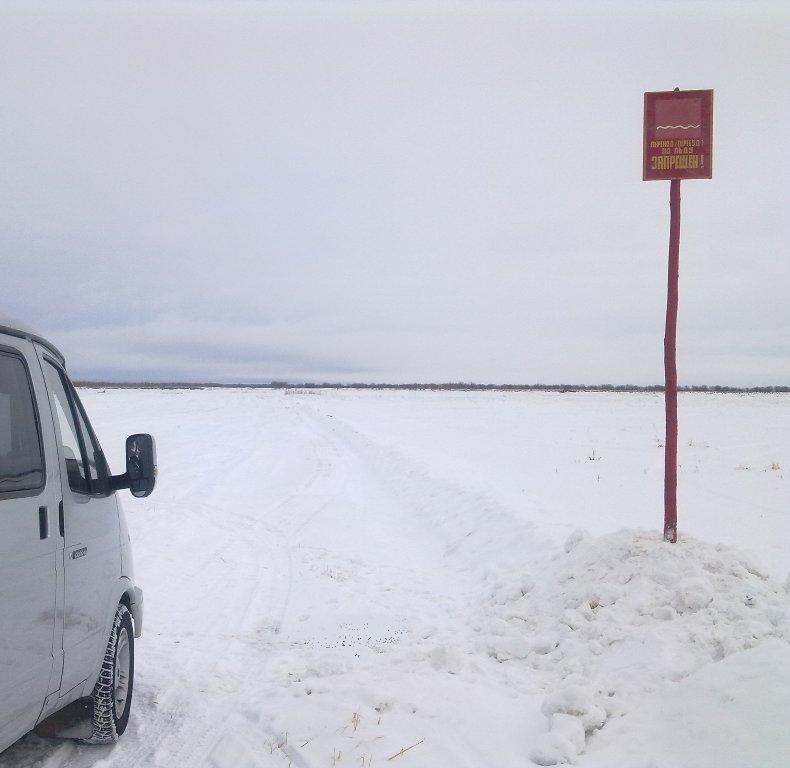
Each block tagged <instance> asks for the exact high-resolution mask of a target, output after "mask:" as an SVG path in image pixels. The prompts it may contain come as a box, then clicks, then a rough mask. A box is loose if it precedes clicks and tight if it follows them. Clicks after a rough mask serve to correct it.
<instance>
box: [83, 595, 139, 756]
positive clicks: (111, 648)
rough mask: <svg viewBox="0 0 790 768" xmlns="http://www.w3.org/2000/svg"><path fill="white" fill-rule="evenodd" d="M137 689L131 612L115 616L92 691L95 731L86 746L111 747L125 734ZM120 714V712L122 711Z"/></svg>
mask: <svg viewBox="0 0 790 768" xmlns="http://www.w3.org/2000/svg"><path fill="white" fill-rule="evenodd" d="M133 686H134V627H133V626H132V615H131V614H130V613H129V609H128V608H127V607H126V606H125V605H123V604H121V605H119V606H118V610H117V611H116V612H115V619H114V620H113V623H112V631H111V632H110V639H109V640H108V642H107V650H106V651H105V654H104V661H102V666H101V672H100V673H99V679H98V680H97V681H96V685H95V686H94V688H93V693H92V694H91V699H92V700H93V718H92V726H93V731H92V733H91V735H90V736H89V737H88V738H87V739H83V740H82V741H83V742H84V743H85V744H112V743H113V742H116V741H118V737H119V736H120V735H121V734H122V733H123V732H124V731H125V730H126V726H127V724H128V722H129V711H130V710H131V708H132V688H133ZM119 710H120V711H119Z"/></svg>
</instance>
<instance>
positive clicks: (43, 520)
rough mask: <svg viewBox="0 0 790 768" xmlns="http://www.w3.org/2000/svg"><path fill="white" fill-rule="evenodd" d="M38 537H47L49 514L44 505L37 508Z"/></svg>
mask: <svg viewBox="0 0 790 768" xmlns="http://www.w3.org/2000/svg"><path fill="white" fill-rule="evenodd" d="M38 537H39V538H40V539H48V538H49V514H48V513H47V508H46V507H39V508H38Z"/></svg>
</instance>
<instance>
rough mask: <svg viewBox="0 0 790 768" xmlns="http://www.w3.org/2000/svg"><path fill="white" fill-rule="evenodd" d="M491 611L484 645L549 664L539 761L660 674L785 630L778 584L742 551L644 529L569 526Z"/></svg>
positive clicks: (685, 671)
mask: <svg viewBox="0 0 790 768" xmlns="http://www.w3.org/2000/svg"><path fill="white" fill-rule="evenodd" d="M523 582H524V577H523V575H519V583H523ZM515 591H516V590H514V592H515ZM494 610H495V616H494V619H493V622H492V635H491V636H489V638H488V642H489V653H491V655H493V656H495V657H496V658H497V659H499V660H500V661H503V662H511V663H525V662H526V663H527V664H529V665H531V666H532V667H533V669H534V670H535V671H536V672H538V673H546V675H545V682H544V687H545V689H546V691H547V695H546V697H545V700H544V704H543V713H544V714H545V715H546V717H547V718H548V719H549V728H550V729H549V732H548V733H547V734H546V735H545V736H544V737H543V739H542V740H540V741H539V743H538V744H536V746H535V747H534V749H533V751H532V754H531V757H532V759H533V761H534V762H535V763H537V764H538V765H555V764H558V763H569V762H573V761H574V760H575V758H576V757H577V756H578V755H579V754H580V753H581V752H582V751H583V749H584V741H583V740H580V739H579V733H580V732H583V734H584V735H585V738H589V736H590V735H591V734H592V733H593V732H594V731H596V730H597V729H600V728H602V727H604V724H605V722H606V721H607V719H609V718H611V717H613V716H619V715H622V714H625V713H626V712H628V711H629V710H630V709H631V708H632V707H633V705H634V703H635V702H636V701H637V699H639V698H641V697H644V696H645V695H646V694H649V693H651V692H654V691H656V690H659V689H660V688H661V687H662V686H664V685H666V684H667V683H668V682H673V681H679V680H682V679H684V678H686V677H688V676H689V675H691V674H693V673H694V672H696V671H697V670H698V669H700V668H701V667H703V666H705V665H707V664H711V663H714V662H717V661H719V660H721V659H724V658H725V657H727V656H730V655H731V654H733V653H736V652H740V651H744V650H747V649H749V648H753V647H755V646H757V645H758V644H760V643H761V642H763V641H764V640H767V639H769V638H776V639H779V640H784V641H785V642H787V641H790V610H788V596H787V592H786V590H785V588H784V585H782V584H779V583H778V582H775V581H773V580H772V579H770V578H769V577H768V576H767V575H766V574H765V573H763V572H762V571H761V570H760V569H759V568H757V567H756V566H755V565H753V564H752V563H751V562H750V561H749V559H748V558H747V557H746V556H745V555H744V554H743V553H740V552H738V551H737V550H735V549H732V548H727V547H723V546H714V545H711V544H707V543H704V542H702V541H697V540H693V539H682V540H680V541H678V543H677V544H674V545H672V544H668V543H666V542H664V541H663V540H662V538H661V537H660V535H658V534H654V533H648V532H643V531H630V530H624V531H620V532H618V533H614V534H610V535H607V536H601V537H599V538H593V537H589V536H587V535H585V534H584V533H583V532H579V531H576V532H574V533H573V534H572V536H571V538H570V539H569V540H568V542H566V545H565V546H564V547H563V548H562V550H561V551H560V552H559V553H558V554H557V555H556V556H555V557H554V558H553V559H552V560H551V561H550V563H549V564H548V567H545V568H544V569H543V572H542V574H541V578H540V579H539V580H535V582H534V586H532V588H531V589H529V590H528V591H527V592H526V593H525V594H522V595H521V596H519V597H517V598H514V599H512V600H510V601H506V602H505V603H504V604H502V605H499V606H496V607H495V608H494ZM505 625H506V626H507V628H508V629H507V631H505V629H504V626H505ZM557 681H560V682H559V684H558V682H557ZM568 717H570V718H575V719H576V720H577V721H578V727H577V726H574V725H569V723H568V720H567V718H568Z"/></svg>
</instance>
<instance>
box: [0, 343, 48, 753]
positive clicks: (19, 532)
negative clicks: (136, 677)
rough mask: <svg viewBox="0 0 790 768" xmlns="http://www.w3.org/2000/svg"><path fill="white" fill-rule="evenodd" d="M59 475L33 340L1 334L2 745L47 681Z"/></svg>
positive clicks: (24, 726) (30, 715)
mask: <svg viewBox="0 0 790 768" xmlns="http://www.w3.org/2000/svg"><path fill="white" fill-rule="evenodd" d="M60 499H61V495H60V474H59V472H58V457H57V449H56V445H55V439H54V434H53V429H52V418H51V416H50V413H49V408H48V406H47V393H46V389H45V387H44V380H43V377H42V375H41V367H40V365H39V362H38V358H37V357H36V353H35V350H34V348H33V345H32V344H31V343H30V342H29V341H26V340H24V339H17V338H13V337H10V336H4V335H2V334H0V749H3V748H5V747H6V746H8V744H9V743H11V742H13V741H15V740H16V739H17V738H19V736H21V735H22V734H23V733H25V732H26V731H28V730H30V729H31V728H32V727H33V726H34V725H35V722H36V719H37V718H38V715H39V712H40V711H41V707H42V705H43V703H44V699H45V698H46V696H47V695H48V694H49V693H51V692H52V691H53V690H57V683H58V682H59V680H60V677H59V675H56V676H55V677H56V680H55V681H54V682H53V683H52V685H50V673H51V671H52V669H53V636H54V633H55V615H56V610H55V601H56V591H57V590H56V586H57V574H56V558H57V556H58V552H59V549H60V536H59V530H58V505H59V503H60Z"/></svg>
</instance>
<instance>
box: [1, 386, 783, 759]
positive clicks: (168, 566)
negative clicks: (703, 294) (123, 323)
mask: <svg viewBox="0 0 790 768" xmlns="http://www.w3.org/2000/svg"><path fill="white" fill-rule="evenodd" d="M81 396H82V397H83V400H84V402H85V405H86V408H87V410H88V412H89V414H90V416H91V418H92V421H93V424H94V427H95V429H96V431H97V433H98V436H99V439H100V440H101V442H102V444H103V446H104V449H105V451H106V453H107V454H108V457H109V459H110V464H111V466H112V467H113V469H116V468H118V467H120V466H121V463H122V450H123V440H124V438H125V437H126V435H127V434H130V433H132V432H137V431H150V432H151V433H153V434H154V435H155V436H156V438H157V449H158V458H159V467H160V479H159V483H158V487H157V489H156V491H155V493H154V495H153V496H151V497H150V498H149V499H145V500H133V499H132V498H131V497H130V496H129V495H128V494H124V495H123V503H124V506H125V509H126V514H127V518H128V522H129V527H130V530H131V534H132V539H133V544H134V551H135V559H136V572H137V577H138V581H139V582H140V584H141V585H142V586H143V588H144V590H145V600H146V617H145V627H144V634H143V636H142V638H141V639H140V640H139V641H138V645H137V663H136V666H137V679H136V687H135V693H134V697H135V700H134V705H133V712H132V719H131V721H130V725H129V729H128V730H127V733H126V734H125V735H124V737H123V738H122V739H121V741H120V742H119V743H118V744H117V745H115V746H114V747H88V746H82V745H77V744H75V743H73V742H69V741H57V740H49V739H43V738H40V737H38V736H35V735H32V734H31V735H28V736H27V737H25V738H24V739H22V740H21V741H20V742H18V743H17V744H16V745H14V746H13V747H11V748H10V749H9V750H7V751H6V752H4V753H2V754H0V768H12V767H13V768H34V767H35V768H67V767H68V768H88V767H89V766H92V767H93V768H132V767H133V766H134V767H136V768H148V767H150V768H193V766H194V767H197V766H207V768H287V767H288V766H291V767H292V768H319V767H323V766H327V767H328V768H332V767H333V766H338V767H340V768H342V767H343V766H357V768H368V767H369V766H389V765H392V766H395V767H396V768H409V767H410V766H411V767H415V766H420V767H424V768H467V767H468V768H516V767H517V766H519V767H529V766H534V765H552V764H564V763H572V764H576V765H579V766H582V767H584V766H586V767H587V768H612V767H614V766H617V768H714V767H715V768H780V767H781V768H784V767H785V766H787V765H790V729H788V728H787V722H788V720H790V602H789V600H788V588H790V580H788V571H790V492H789V491H788V482H790V477H788V476H787V471H788V469H790V396H787V395H704V394H682V395H681V397H680V434H681V447H680V471H679V510H680V512H679V523H680V524H679V529H680V541H679V543H678V544H677V545H675V546H671V545H668V544H665V543H663V542H662V541H661V540H660V535H659V531H660V527H661V516H662V477H663V451H662V439H663V399H662V396H661V395H651V394H615V393H564V394H560V393H541V392H524V393H498V392H480V393H466V392H383V391H364V392H360V391H338V390H285V391H282V390H280V391H278V390H275V391H269V390H245V389H238V390H200V391H191V390H190V391H186V390H172V391H159V390H105V391H102V390H82V392H81Z"/></svg>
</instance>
